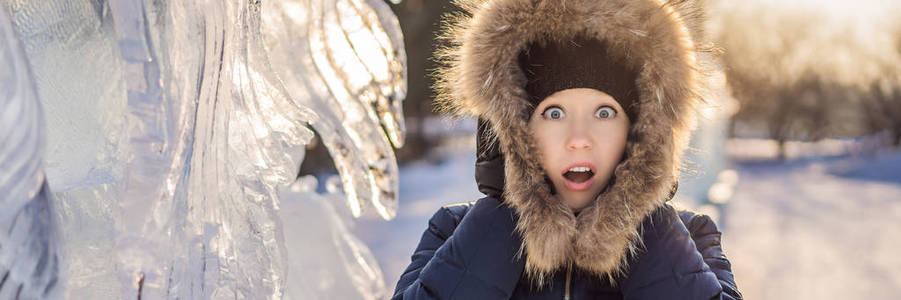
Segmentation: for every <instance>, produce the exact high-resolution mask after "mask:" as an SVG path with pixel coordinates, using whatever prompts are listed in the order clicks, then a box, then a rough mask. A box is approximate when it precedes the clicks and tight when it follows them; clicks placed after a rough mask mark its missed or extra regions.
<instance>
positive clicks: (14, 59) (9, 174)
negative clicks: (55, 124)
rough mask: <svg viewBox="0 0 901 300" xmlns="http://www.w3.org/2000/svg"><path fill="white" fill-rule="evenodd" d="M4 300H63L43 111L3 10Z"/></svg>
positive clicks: (0, 294)
mask: <svg viewBox="0 0 901 300" xmlns="http://www.w3.org/2000/svg"><path fill="white" fill-rule="evenodd" d="M0 66H2V67H0V107H2V108H3V110H0V140H2V141H3V143H0V207H2V209H0V277H2V278H3V279H2V280H0V299H13V298H15V299H41V298H54V297H58V296H59V291H60V290H61V289H60V282H59V260H58V256H57V232H56V230H55V229H56V226H55V225H54V224H53V222H52V218H51V216H50V214H51V212H50V198H51V195H50V193H49V191H48V188H47V183H46V176H45V175H44V170H43V166H42V164H43V163H42V156H43V151H44V142H45V138H44V135H43V130H44V124H43V121H44V119H43V115H42V112H41V106H40V103H39V102H38V99H37V95H36V92H35V88H34V84H33V82H32V80H31V79H32V76H31V72H30V70H29V67H28V63H27V61H26V59H25V55H24V53H23V51H22V49H21V45H20V44H19V42H18V40H17V39H16V37H15V34H14V32H13V30H12V24H11V23H10V20H9V18H8V16H7V14H6V11H4V10H0Z"/></svg>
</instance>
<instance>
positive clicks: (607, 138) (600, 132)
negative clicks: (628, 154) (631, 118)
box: [595, 126, 629, 166]
mask: <svg viewBox="0 0 901 300" xmlns="http://www.w3.org/2000/svg"><path fill="white" fill-rule="evenodd" d="M595 132H597V135H596V136H595V139H596V140H597V141H599V142H598V145H597V146H598V147H597V151H598V157H600V158H601V159H602V160H603V162H604V163H605V165H611V164H612V165H614V166H615V165H616V164H617V163H619V160H620V159H621V158H622V155H623V150H625V149H626V138H627V136H628V134H629V133H628V126H604V128H598V129H597V130H596V131H595Z"/></svg>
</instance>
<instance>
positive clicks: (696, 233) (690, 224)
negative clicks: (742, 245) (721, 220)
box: [676, 208, 721, 240]
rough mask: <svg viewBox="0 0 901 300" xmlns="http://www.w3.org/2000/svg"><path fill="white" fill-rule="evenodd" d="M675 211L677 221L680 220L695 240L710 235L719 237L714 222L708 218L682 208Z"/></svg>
mask: <svg viewBox="0 0 901 300" xmlns="http://www.w3.org/2000/svg"><path fill="white" fill-rule="evenodd" d="M676 211H677V212H678V214H679V219H681V220H682V224H685V228H686V229H688V232H690V233H691V236H692V237H693V238H694V239H695V240H697V239H698V238H699V237H703V236H708V235H711V234H715V235H717V236H719V235H721V233H720V230H719V228H718V227H717V225H716V222H715V221H714V220H713V218H711V217H710V216H708V215H705V214H701V213H698V212H695V211H692V210H688V209H684V208H679V209H677V210H676Z"/></svg>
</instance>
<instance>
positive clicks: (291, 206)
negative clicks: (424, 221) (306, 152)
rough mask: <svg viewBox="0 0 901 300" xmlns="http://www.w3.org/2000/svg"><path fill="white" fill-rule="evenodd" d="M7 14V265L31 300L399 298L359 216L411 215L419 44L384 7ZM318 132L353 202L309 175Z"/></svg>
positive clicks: (58, 9) (275, 4)
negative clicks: (409, 141) (414, 68)
mask: <svg viewBox="0 0 901 300" xmlns="http://www.w3.org/2000/svg"><path fill="white" fill-rule="evenodd" d="M0 8H2V11H3V12H9V15H8V17H9V18H8V19H7V18H5V17H3V20H2V22H0V29H2V30H3V32H2V34H3V37H2V40H0V41H2V43H3V44H2V45H0V46H2V47H0V51H2V52H0V54H2V57H0V60H3V62H4V64H3V65H2V66H0V74H2V77H0V84H2V85H0V86H2V87H3V90H2V91H0V103H2V104H3V108H4V109H3V113H2V115H0V125H2V126H3V127H0V133H2V134H3V141H4V143H3V146H0V158H2V165H0V166H2V167H0V195H2V197H3V198H0V201H2V202H0V205H2V207H0V222H3V223H2V224H7V225H8V226H10V225H9V224H10V223H9V222H13V225H15V226H17V227H14V228H16V229H17V230H19V228H21V230H24V231H15V230H14V231H11V233H9V234H8V235H4V236H0V243H3V245H2V248H0V249H2V251H0V255H2V256H0V263H3V265H2V267H3V268H6V269H8V270H9V271H8V272H10V274H12V275H15V276H19V277H15V276H13V277H10V278H12V279H16V280H18V281H15V282H17V283H19V284H21V285H22V286H24V287H26V288H29V289H28V290H25V292H29V293H31V294H25V293H23V295H35V296H33V297H44V296H40V294H35V293H38V292H44V291H41V290H40V289H42V288H43V289H45V290H47V291H50V292H53V291H56V294H54V295H57V296H59V295H62V296H63V297H65V298H77V299H97V298H103V299H106V298H132V297H135V296H138V295H140V296H141V297H142V298H143V299H162V298H186V299H207V298H211V299H219V298H244V299H261V298H281V297H284V296H287V297H289V298H293V299H307V298H309V299H320V298H335V297H337V298H377V297H383V296H385V293H386V291H385V288H384V282H383V279H382V276H381V271H380V270H379V269H378V266H377V265H376V264H375V261H374V259H373V258H372V255H371V254H370V253H369V250H368V249H367V248H366V247H365V246H364V245H363V244H362V243H360V242H359V241H358V240H357V239H356V238H355V237H354V236H353V235H351V234H350V233H349V232H348V230H347V228H346V227H345V226H346V225H345V223H346V222H347V218H349V217H351V216H359V215H360V213H361V212H362V211H363V210H364V209H367V208H373V209H375V211H376V212H378V213H379V214H380V215H381V216H383V217H384V218H386V219H388V218H392V217H393V216H394V214H395V210H396V207H397V198H396V195H397V165H396V160H395V157H394V154H393V149H392V146H393V147H399V146H400V145H401V144H402V142H403V133H404V128H403V115H402V112H401V101H402V99H403V98H404V96H405V75H406V74H405V71H404V64H405V54H404V50H403V46H402V38H401V33H400V28H399V26H398V24H397V21H396V19H395V17H394V16H393V14H392V13H391V11H390V10H389V9H388V7H387V5H386V4H385V3H383V2H381V1H380V0H367V1H364V0H338V1H334V0H323V1H319V0H293V1H291V0H288V1H265V3H260V1H252V0H243V1H242V0H237V1H172V2H171V3H163V2H160V1H140V0H112V1H108V2H104V1H89V0H78V1H69V0H52V1H21V0H2V1H0ZM20 46H21V47H20ZM22 50H24V51H22ZM23 52H24V56H23V55H22V54H23ZM29 67H30V68H31V72H32V75H23V74H28V68H29ZM32 82H33V83H32ZM32 86H34V87H36V94H35V93H34V91H35V89H33V88H32ZM39 102H40V104H39ZM41 106H43V112H42V111H41ZM14 110H15V111H14ZM42 113H43V116H44V120H42V118H41V116H42ZM310 129H312V130H315V131H317V132H318V133H319V135H320V136H321V137H322V139H323V143H324V144H325V145H326V147H327V148H328V149H329V151H330V153H331V154H332V157H333V159H334V160H335V163H336V167H337V169H338V170H339V173H340V174H341V177H340V184H335V185H340V186H341V188H343V190H344V192H345V194H346V195H347V196H346V197H345V196H343V195H340V194H338V190H340V189H341V188H337V187H335V188H332V189H330V190H331V191H332V193H329V194H317V193H315V192H314V190H313V189H310V188H304V187H308V186H309V183H310V181H311V180H315V179H314V178H312V177H306V178H302V180H301V181H300V182H297V183H294V181H295V177H296V176H297V171H298V169H299V166H300V162H301V161H302V159H303V146H304V144H306V143H307V142H309V140H310V139H311V138H312V137H313V132H312V131H311V130H310ZM42 132H46V135H45V134H44V133H42ZM42 147H43V148H42ZM41 149H44V150H43V152H41ZM45 173H46V176H45V175H44V174H45ZM45 181H46V184H45V183H44V182H45ZM292 183H294V184H293V185H292ZM48 186H49V190H48ZM289 186H290V187H289ZM51 191H52V193H51ZM336 198H346V200H345V203H346V205H347V207H348V208H349V209H342V208H340V207H335V206H334V205H333V203H334V201H331V200H330V199H336ZM346 212H349V213H346ZM15 216H19V217H18V218H15ZM23 226H27V227H23ZM28 230H30V231H28ZM38 232H46V233H47V234H37V233H38ZM7 245H10V246H7ZM17 247H18V248H17ZM16 249H27V250H22V251H20V252H15V251H19V250H16ZM57 253H58V256H57ZM57 257H59V262H60V264H59V265H57V263H56V262H57V260H56V258H57ZM35 262H37V263H35ZM29 268H30V269H29ZM38 269H39V270H40V272H38V271H32V270H38ZM4 271H6V270H4ZM16 272H18V273H16ZM24 272H29V273H24ZM16 274H25V275H16ZM12 275H11V276H12ZM11 282H12V281H11ZM60 291H61V292H60ZM3 293H5V290H0V297H2V296H5V295H7V294H3ZM48 295H50V294H48ZM51 296H53V295H51Z"/></svg>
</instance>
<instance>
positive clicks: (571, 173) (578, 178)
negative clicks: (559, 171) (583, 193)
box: [563, 166, 594, 183]
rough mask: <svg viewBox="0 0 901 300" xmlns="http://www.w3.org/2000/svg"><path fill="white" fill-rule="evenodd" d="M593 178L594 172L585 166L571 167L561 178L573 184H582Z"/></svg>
mask: <svg viewBox="0 0 901 300" xmlns="http://www.w3.org/2000/svg"><path fill="white" fill-rule="evenodd" d="M593 176H594V172H593V171H591V168H589V167H587V166H578V167H571V168H569V170H567V171H566V172H565V173H563V178H566V180H569V181H572V182H575V183H583V182H586V181H588V180H589V179H591V177H593Z"/></svg>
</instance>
